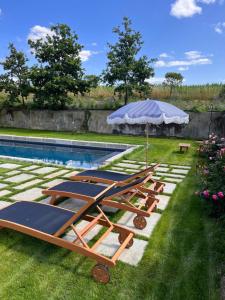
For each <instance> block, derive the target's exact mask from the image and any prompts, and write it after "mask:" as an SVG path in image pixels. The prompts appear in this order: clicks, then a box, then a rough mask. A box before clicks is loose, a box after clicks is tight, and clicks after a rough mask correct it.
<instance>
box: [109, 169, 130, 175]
mask: <svg viewBox="0 0 225 300" xmlns="http://www.w3.org/2000/svg"><path fill="white" fill-rule="evenodd" d="M110 172H113V173H118V171H115V170H110ZM120 173H121V174H126V175H127V172H122V171H120Z"/></svg>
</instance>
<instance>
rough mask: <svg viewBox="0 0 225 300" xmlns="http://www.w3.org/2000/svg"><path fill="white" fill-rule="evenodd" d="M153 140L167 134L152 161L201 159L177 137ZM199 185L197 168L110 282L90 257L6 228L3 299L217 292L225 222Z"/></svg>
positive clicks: (205, 295)
mask: <svg viewBox="0 0 225 300" xmlns="http://www.w3.org/2000/svg"><path fill="white" fill-rule="evenodd" d="M107 138H108V139H110V136H107ZM113 138H115V137H113ZM126 138H127V137H126ZM82 139H85V136H84V135H83V138H82ZM132 139H133V140H135V138H134V137H133V138H132V137H129V140H130V142H131V143H132ZM155 140H156V142H157V143H158V144H160V143H161V141H162V144H164V143H166V141H167V147H165V148H164V151H159V152H158V147H155V148H153V149H152V151H151V155H152V156H153V157H154V159H152V160H151V161H164V162H168V157H169V156H170V155H172V157H170V163H174V164H190V165H192V166H194V165H195V160H196V157H195V156H194V155H193V152H191V151H190V152H189V153H187V154H186V153H185V154H184V155H183V156H180V155H179V154H178V153H176V150H175V148H176V145H177V143H179V142H178V141H176V140H173V139H167V140H166V139H162V140H161V139H155ZM115 142H116V141H115ZM124 142H125V141H124ZM126 142H127V141H126ZM138 153H139V156H138ZM157 153H158V155H157ZM132 156H136V159H137V160H139V161H143V160H144V156H143V152H141V151H140V152H135V153H133V154H131V155H130V156H128V158H129V159H133V158H132ZM182 157H183V160H182ZM19 163H20V164H21V162H19ZM26 173H27V172H26ZM45 175H46V174H45ZM196 189H197V181H196V177H195V170H194V168H192V170H191V171H190V172H189V173H188V175H187V176H186V178H185V179H184V180H183V182H181V183H179V184H178V185H177V189H176V190H175V192H174V193H173V195H172V197H171V200H170V203H169V205H168V207H167V209H166V210H165V211H163V213H162V217H161V219H160V221H159V223H158V225H157V226H156V228H155V230H154V232H153V234H152V237H151V239H150V240H149V244H148V246H147V248H146V251H145V254H144V257H143V259H142V261H141V262H140V264H139V265H138V266H137V267H132V266H129V265H127V264H124V263H122V262H118V264H117V266H116V267H115V268H114V269H112V270H111V282H110V283H109V284H108V285H107V286H102V285H100V284H97V283H95V282H94V281H93V280H92V278H91V276H90V269H91V268H92V266H93V265H94V262H93V261H92V260H90V259H87V258H84V257H83V256H80V255H78V254H74V253H70V252H68V251H67V250H64V249H60V248H57V247H54V246H52V245H49V244H47V243H44V242H42V241H38V240H36V239H34V238H31V237H27V236H24V235H22V234H19V233H16V232H12V231H10V230H1V231H0V241H1V243H0V253H1V259H0V278H1V281H0V299H31V298H32V299H88V298H91V299H100V298H103V299H218V288H219V275H220V274H219V272H218V270H219V266H220V259H221V257H220V251H217V250H218V248H221V247H222V246H221V244H223V243H221V241H220V235H221V229H220V227H219V226H218V225H217V224H216V223H214V222H213V221H212V220H210V219H208V217H207V216H206V215H205V214H204V211H203V207H202V204H201V202H199V199H197V198H196V197H195V196H193V194H194V191H195V190H196ZM1 200H3V199H1ZM119 215H120V213H119V214H116V215H115V216H112V219H114V220H116V219H117V218H118V217H119ZM139 238H142V239H143V237H139ZM145 240H147V239H145Z"/></svg>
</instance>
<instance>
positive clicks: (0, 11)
mask: <svg viewBox="0 0 225 300" xmlns="http://www.w3.org/2000/svg"><path fill="white" fill-rule="evenodd" d="M1 15H2V9H1V8H0V16H1Z"/></svg>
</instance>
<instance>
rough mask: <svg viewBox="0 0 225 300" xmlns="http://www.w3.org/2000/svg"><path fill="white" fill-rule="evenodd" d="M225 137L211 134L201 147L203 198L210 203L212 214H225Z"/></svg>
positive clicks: (216, 215) (200, 170) (201, 194)
mask: <svg viewBox="0 0 225 300" xmlns="http://www.w3.org/2000/svg"><path fill="white" fill-rule="evenodd" d="M224 141H225V139H224V138H221V139H219V138H217V136H216V135H214V134H212V135H210V137H209V139H208V140H206V141H205V142H204V144H203V146H202V148H201V155H202V156H203V159H204V160H203V162H204V163H203V164H202V165H201V166H199V173H200V177H199V178H200V180H201V186H202V191H201V192H200V193H199V194H200V196H201V198H202V199H204V201H205V202H206V203H207V204H208V207H209V209H210V215H212V216H214V217H220V216H221V215H224V214H225V142H224Z"/></svg>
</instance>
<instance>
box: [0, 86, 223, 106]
mask: <svg viewBox="0 0 225 300" xmlns="http://www.w3.org/2000/svg"><path fill="white" fill-rule="evenodd" d="M221 89H222V84H207V85H191V86H180V87H178V88H176V89H175V90H174V92H173V94H172V97H171V98H170V92H169V88H168V87H166V86H163V85H157V86H154V87H153V89H152V93H151V94H149V95H148V98H152V99H159V100H164V101H167V102H170V103H172V104H175V105H177V106H178V107H180V108H181V109H185V110H193V111H209V110H211V107H212V106H213V110H216V111H222V110H224V107H225V100H221V99H219V93H220V91H221ZM4 99H5V94H4V93H0V101H1V102H3V101H4ZM31 99H32V96H30V97H29V99H28V100H27V105H28V106H30V105H31ZM138 99H140V96H139V95H138V94H136V95H134V96H133V97H132V98H131V99H130V101H135V100H138ZM121 105H123V99H119V98H118V97H117V96H116V95H114V89H113V88H112V87H105V86H99V87H97V88H96V89H92V90H91V91H90V93H88V94H85V95H84V96H74V95H71V104H70V108H81V109H82V108H83V109H95V108H96V109H97V108H101V109H113V108H117V107H119V106H121Z"/></svg>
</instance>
